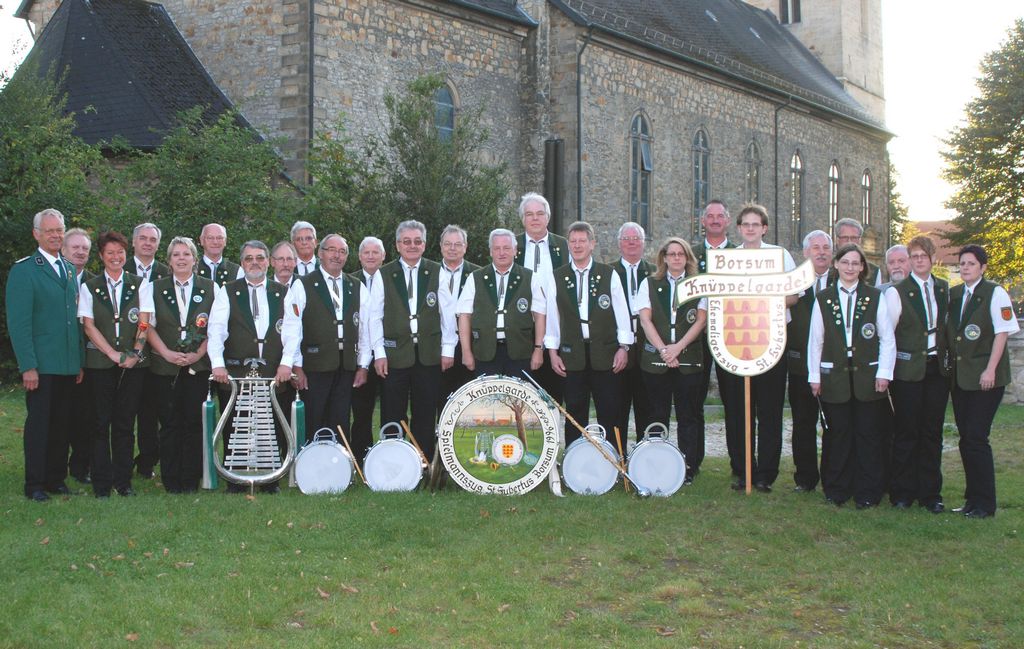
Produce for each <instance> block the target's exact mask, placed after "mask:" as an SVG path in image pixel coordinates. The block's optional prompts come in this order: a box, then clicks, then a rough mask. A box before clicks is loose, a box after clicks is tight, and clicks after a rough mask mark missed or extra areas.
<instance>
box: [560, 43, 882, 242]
mask: <svg viewBox="0 0 1024 649" xmlns="http://www.w3.org/2000/svg"><path fill="white" fill-rule="evenodd" d="M583 96H584V118H583V142H584V151H585V160H584V165H583V166H584V174H583V177H584V216H585V219H586V220H588V221H591V222H592V223H593V224H594V226H595V230H596V231H597V233H598V238H599V255H600V256H601V257H603V258H605V259H610V258H613V257H614V255H615V252H616V242H615V233H616V230H617V228H618V226H619V225H620V224H621V223H622V222H623V221H625V220H627V219H628V215H629V200H630V196H629V189H630V176H629V174H630V163H631V160H630V140H629V128H630V123H631V120H632V119H633V117H634V116H635V115H636V114H637V113H638V112H641V111H642V112H643V113H644V114H645V115H646V116H647V117H648V118H649V120H650V126H651V133H652V135H653V138H654V141H653V143H652V163H653V168H654V171H653V173H652V185H653V187H652V196H651V210H650V212H651V227H650V228H649V232H648V234H649V236H650V237H651V238H652V239H653V241H655V242H657V241H660V240H661V239H663V238H664V237H666V236H670V235H682V236H683V237H685V238H687V239H690V240H694V239H697V238H698V237H699V234H698V231H696V230H695V229H694V226H693V215H694V211H695V209H696V210H699V209H700V208H701V207H702V206H696V208H695V206H694V198H693V171H692V169H693V151H692V142H693V137H694V134H695V133H696V131H697V129H698V128H703V129H704V130H705V132H706V133H707V135H708V139H709V143H710V149H711V173H710V181H711V189H710V196H711V197H713V198H720V199H722V200H724V201H725V202H726V204H727V205H728V206H729V208H730V211H731V213H732V214H733V215H734V216H735V214H736V211H737V208H738V207H739V206H740V205H741V204H742V203H744V202H746V200H747V196H746V180H745V179H746V149H747V146H748V144H749V143H750V141H751V140H755V141H756V142H757V144H758V146H759V147H760V153H761V183H760V202H761V203H762V204H764V205H765V206H766V207H767V208H768V210H769V214H770V217H771V219H772V223H771V227H770V229H769V233H768V235H767V236H766V240H767V241H769V242H775V241H776V237H775V233H776V226H775V221H776V220H778V243H780V244H781V245H784V246H786V247H788V248H790V249H791V250H793V251H794V252H799V249H800V242H798V241H794V232H793V228H792V227H791V225H790V212H789V209H788V198H789V194H788V192H789V160H790V157H791V156H792V153H793V151H794V150H795V148H796V147H799V148H800V151H801V155H802V157H803V161H804V170H805V174H804V203H803V205H804V209H803V214H804V228H803V232H804V233H806V232H808V231H810V230H811V229H815V228H821V229H826V230H827V229H828V216H827V215H828V211H827V202H828V200H827V197H828V186H827V178H828V168H829V164H830V163H831V161H832V160H833V159H834V158H835V159H837V160H838V161H839V164H840V168H841V172H842V175H841V178H842V181H841V190H840V191H841V197H840V217H845V216H849V217H851V218H856V219H858V220H859V219H860V205H861V202H860V179H861V174H862V172H863V170H864V169H865V168H870V169H871V171H872V181H873V186H874V188H875V190H874V192H873V195H872V208H873V209H872V212H873V215H876V216H877V217H878V218H877V219H876V220H875V221H874V223H875V225H874V228H875V230H874V232H875V234H874V239H876V240H877V241H872V242H869V243H868V247H869V248H871V247H875V248H878V249H880V250H883V251H884V248H885V245H886V243H887V241H886V236H885V233H887V232H888V228H887V223H886V222H885V220H884V219H885V214H886V210H885V204H886V198H885V195H884V188H885V186H886V179H885V173H886V164H885V141H884V139H883V138H881V137H878V136H869V135H866V134H864V133H863V132H861V131H859V130H857V129H855V128H852V127H851V128H844V127H843V126H841V125H840V124H839V123H838V122H837V121H832V120H828V121H826V120H825V119H822V118H821V117H818V116H815V115H812V114H809V113H808V112H806V111H804V110H802V109H793V108H787V109H784V110H782V112H781V113H780V129H779V135H780V143H779V159H780V164H779V174H778V182H779V206H780V208H779V211H781V212H782V214H781V215H780V214H776V213H775V212H776V209H775V194H774V192H775V186H774V184H773V182H772V179H773V172H774V160H773V158H772V155H773V149H774V114H775V110H776V108H777V107H778V106H780V105H782V103H783V102H781V101H780V102H778V103H775V102H774V101H771V100H769V99H768V98H766V97H764V96H762V95H759V94H755V93H753V92H749V91H745V90H740V89H736V88H733V87H731V86H728V85H726V84H724V83H718V82H716V81H714V80H713V79H709V78H708V77H707V76H706V75H705V74H703V73H702V72H700V71H697V70H693V69H686V68H684V67H682V66H680V65H679V64H677V63H674V62H672V61H659V60H657V59H655V58H653V57H650V56H648V55H645V54H644V53H642V52H639V53H638V52H634V51H629V50H626V49H625V48H624V47H622V46H620V45H619V44H617V43H614V42H597V41H595V42H592V43H591V44H590V46H589V47H588V49H587V50H586V53H585V54H584V80H583ZM569 166H570V167H572V169H573V170H575V160H573V161H572V164H570V165H569ZM568 176H569V174H567V177H568ZM572 179H573V180H572V186H571V187H569V188H568V189H567V191H569V192H570V193H573V194H574V193H575V191H576V189H575V174H572ZM732 231H733V236H734V237H735V228H732ZM871 238H872V237H871V235H870V234H869V236H867V237H866V240H870V239H871Z"/></svg>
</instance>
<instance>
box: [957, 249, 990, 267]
mask: <svg viewBox="0 0 1024 649" xmlns="http://www.w3.org/2000/svg"><path fill="white" fill-rule="evenodd" d="M966 253H970V254H972V255H974V258H975V259H977V260H978V263H979V264H981V265H982V266H984V265H985V264H987V263H988V253H987V252H985V249H984V248H982V247H981V246H979V245H978V244H976V243H969V244H967V245H966V246H964V247H963V248H961V249H960V252H959V253H958V254H957V256H956V258H957V259H958V260H959V259H960V258H961V257H963V256H964V254H966Z"/></svg>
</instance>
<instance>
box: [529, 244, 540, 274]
mask: <svg viewBox="0 0 1024 649" xmlns="http://www.w3.org/2000/svg"><path fill="white" fill-rule="evenodd" d="M530 243H532V244H533V272H535V273H536V272H537V268H538V267H539V266H540V241H534V240H533V239H531V240H530Z"/></svg>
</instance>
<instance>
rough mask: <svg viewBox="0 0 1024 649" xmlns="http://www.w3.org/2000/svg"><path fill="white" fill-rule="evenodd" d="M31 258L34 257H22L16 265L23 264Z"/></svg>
mask: <svg viewBox="0 0 1024 649" xmlns="http://www.w3.org/2000/svg"><path fill="white" fill-rule="evenodd" d="M30 257H32V255H29V256H28V257H22V258H21V259H19V260H18V261H16V262H14V263H16V264H20V263H21V262H23V261H25V260H27V259H29V258H30Z"/></svg>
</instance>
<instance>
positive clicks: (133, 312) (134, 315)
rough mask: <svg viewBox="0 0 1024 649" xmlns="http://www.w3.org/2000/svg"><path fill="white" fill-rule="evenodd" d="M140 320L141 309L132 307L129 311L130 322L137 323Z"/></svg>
mask: <svg viewBox="0 0 1024 649" xmlns="http://www.w3.org/2000/svg"><path fill="white" fill-rule="evenodd" d="M138 321H139V309H138V308H137V307H132V308H131V309H129V311H128V322H130V323H132V324H135V323H136V322H138Z"/></svg>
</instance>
